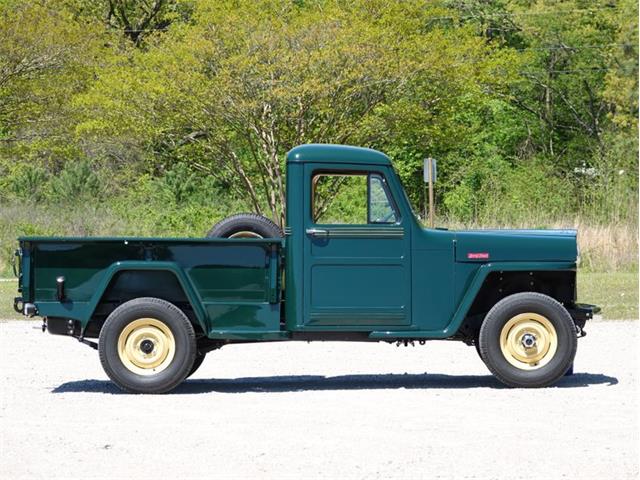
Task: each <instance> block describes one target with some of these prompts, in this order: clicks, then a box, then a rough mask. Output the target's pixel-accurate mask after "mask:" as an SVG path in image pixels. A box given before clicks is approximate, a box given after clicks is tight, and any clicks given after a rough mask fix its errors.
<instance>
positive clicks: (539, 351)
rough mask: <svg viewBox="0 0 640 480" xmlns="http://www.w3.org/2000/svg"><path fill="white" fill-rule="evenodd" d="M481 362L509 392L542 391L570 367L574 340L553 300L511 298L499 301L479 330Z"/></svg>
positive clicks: (544, 297) (519, 295)
mask: <svg viewBox="0 0 640 480" xmlns="http://www.w3.org/2000/svg"><path fill="white" fill-rule="evenodd" d="M479 343H480V345H479V347H480V348H479V351H480V356H481V357H482V360H483V361H484V363H485V364H486V365H487V367H488V368H489V370H490V371H491V373H493V374H494V375H495V376H496V378H498V380H500V381H501V382H502V383H504V384H506V385H508V386H511V387H526V388H532V387H546V386H549V385H551V384H553V383H555V382H556V381H557V380H559V379H560V378H561V377H562V376H563V375H564V374H565V373H566V372H567V371H568V370H569V369H570V368H571V365H572V364H573V359H574V357H575V355H576V349H577V344H578V342H577V336H576V328H575V325H574V323H573V319H572V318H571V316H570V315H569V313H568V312H567V310H566V309H565V308H564V307H563V306H562V305H561V304H560V303H558V302H557V301H556V300H554V299H553V298H551V297H549V296H547V295H542V294H540V293H532V292H526V293H516V294H515V295H510V296H508V297H506V298H504V299H502V300H501V301H500V302H498V303H497V304H496V305H494V307H493V308H492V309H491V310H490V311H489V313H488V314H487V316H486V317H485V319H484V322H483V323H482V327H481V328H480V336H479Z"/></svg>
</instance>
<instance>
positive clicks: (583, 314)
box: [567, 303, 601, 330]
mask: <svg viewBox="0 0 640 480" xmlns="http://www.w3.org/2000/svg"><path fill="white" fill-rule="evenodd" d="M567 310H568V312H569V315H571V318H573V322H574V323H575V324H576V327H579V328H580V330H583V329H584V325H585V323H587V320H591V319H592V318H593V316H594V315H595V314H596V313H600V310H601V309H600V307H598V306H597V305H589V304H588V303H575V304H574V305H573V306H572V307H571V308H568V309H567Z"/></svg>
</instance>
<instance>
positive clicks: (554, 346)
mask: <svg viewBox="0 0 640 480" xmlns="http://www.w3.org/2000/svg"><path fill="white" fill-rule="evenodd" d="M500 349H501V350H502V355H504V358H505V359H506V360H507V361H508V362H509V363H510V364H511V365H513V366H514V367H517V368H519V369H521V370H536V369H538V368H541V367H543V366H545V365H546V364H547V363H549V362H550V361H551V359H552V358H553V357H554V356H555V354H556V351H557V350H558V335H557V333H556V329H555V327H554V326H553V324H552V323H551V322H550V321H549V319H548V318H546V317H544V316H542V315H540V314H537V313H521V314H519V315H516V316H515V317H513V318H511V319H510V320H509V321H508V322H507V323H506V324H505V325H504V327H502V331H501V332H500Z"/></svg>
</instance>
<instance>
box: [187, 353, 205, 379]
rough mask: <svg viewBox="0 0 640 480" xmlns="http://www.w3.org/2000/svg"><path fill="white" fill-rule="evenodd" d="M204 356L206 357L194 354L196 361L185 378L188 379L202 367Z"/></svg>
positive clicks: (201, 354) (203, 354)
mask: <svg viewBox="0 0 640 480" xmlns="http://www.w3.org/2000/svg"><path fill="white" fill-rule="evenodd" d="M206 356H207V354H206V353H199V352H198V353H196V359H195V360H194V362H193V366H192V367H191V371H190V372H189V374H188V375H187V378H189V377H190V376H191V375H193V374H194V373H196V370H198V369H199V368H200V365H202V362H204V358H205V357H206Z"/></svg>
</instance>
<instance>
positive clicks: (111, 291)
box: [81, 261, 207, 337]
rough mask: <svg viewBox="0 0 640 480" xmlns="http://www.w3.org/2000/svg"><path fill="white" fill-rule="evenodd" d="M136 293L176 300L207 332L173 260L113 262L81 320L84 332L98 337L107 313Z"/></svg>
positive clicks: (200, 309)
mask: <svg viewBox="0 0 640 480" xmlns="http://www.w3.org/2000/svg"><path fill="white" fill-rule="evenodd" d="M139 297H154V298H160V299H162V300H166V301H168V302H170V303H173V304H175V305H176V306H177V307H178V308H180V309H181V310H183V311H184V313H185V315H187V317H188V318H189V320H190V321H191V323H192V324H193V325H194V327H195V328H196V329H197V330H201V331H202V332H203V333H206V331H207V326H206V312H205V310H204V309H203V307H202V303H201V301H200V298H199V296H198V294H197V292H196V290H195V288H194V287H193V285H192V284H191V281H190V280H189V278H188V277H187V276H186V274H185V273H184V271H183V270H182V269H181V268H179V267H178V266H177V265H176V264H175V263H173V262H153V263H151V262H136V261H132V262H116V263H115V264H113V265H112V266H111V267H110V268H109V269H108V270H107V272H106V273H105V275H104V276H103V278H102V280H101V282H100V285H99V287H98V288H96V291H95V294H94V295H93V297H92V299H91V301H90V304H89V306H88V309H87V311H88V312H89V315H88V317H87V318H85V319H83V320H81V326H82V331H83V336H86V337H98V335H99V333H100V330H101V329H102V325H103V324H104V321H105V319H106V317H107V316H108V315H109V314H110V313H111V312H112V311H113V310H115V308H117V307H118V306H119V305H121V304H123V303H124V302H127V301H129V300H132V299H134V298H139Z"/></svg>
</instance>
